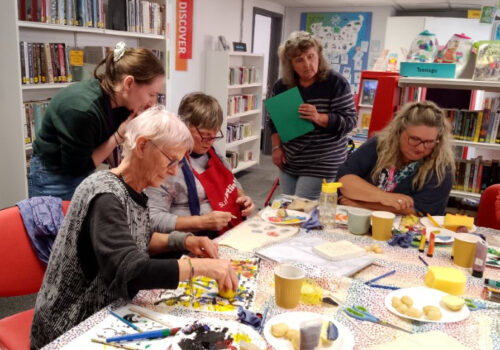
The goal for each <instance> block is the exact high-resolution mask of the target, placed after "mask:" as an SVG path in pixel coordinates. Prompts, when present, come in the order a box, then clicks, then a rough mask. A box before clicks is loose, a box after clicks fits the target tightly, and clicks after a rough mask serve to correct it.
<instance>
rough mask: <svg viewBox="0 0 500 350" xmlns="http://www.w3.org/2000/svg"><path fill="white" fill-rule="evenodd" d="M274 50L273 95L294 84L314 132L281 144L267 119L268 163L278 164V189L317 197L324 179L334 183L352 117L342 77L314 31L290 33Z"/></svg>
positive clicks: (301, 111)
mask: <svg viewBox="0 0 500 350" xmlns="http://www.w3.org/2000/svg"><path fill="white" fill-rule="evenodd" d="M278 53H279V57H280V63H281V78H280V79H279V80H278V81H277V82H276V83H275V84H274V87H273V95H278V94H280V93H282V92H284V91H286V90H288V89H291V88H293V87H297V88H298V89H299V92H300V94H301V96H302V99H303V100H304V103H303V104H301V105H300V106H299V110H298V112H299V114H300V117H301V118H303V119H306V120H309V121H311V122H312V124H313V125H314V130H312V131H310V132H308V133H306V134H305V135H302V136H299V137H297V138H295V139H293V140H290V141H288V142H285V143H283V142H281V138H280V136H279V134H278V132H277V130H276V127H275V126H274V124H273V122H272V120H269V123H270V127H271V141H272V157H273V163H274V164H275V165H276V166H277V167H278V168H280V185H281V187H282V190H283V193H285V194H290V195H297V196H299V197H305V198H309V199H317V198H318V197H319V194H320V192H321V182H322V181H323V179H326V180H327V181H333V180H334V179H335V176H336V175H337V170H338V167H339V166H340V165H341V164H342V163H343V162H344V160H345V159H346V156H347V134H348V133H349V132H350V131H351V130H352V129H353V127H354V125H356V120H357V115H356V110H355V108H354V101H353V96H352V93H351V90H350V86H349V83H348V82H347V80H346V79H345V78H344V77H343V76H342V75H340V74H339V73H338V72H334V71H333V70H331V69H330V67H329V65H328V62H327V61H326V59H325V57H324V54H323V46H322V44H321V43H320V42H319V40H318V39H316V38H315V37H314V36H313V35H311V34H309V33H307V32H293V33H291V34H290V36H289V38H288V40H287V41H285V42H284V43H283V44H282V45H281V46H280V48H279V52H278Z"/></svg>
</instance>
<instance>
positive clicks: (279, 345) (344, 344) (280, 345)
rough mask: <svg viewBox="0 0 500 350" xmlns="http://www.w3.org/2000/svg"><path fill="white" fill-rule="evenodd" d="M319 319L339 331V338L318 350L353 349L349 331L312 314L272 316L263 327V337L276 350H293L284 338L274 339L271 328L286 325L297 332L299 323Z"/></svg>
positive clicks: (326, 318)
mask: <svg viewBox="0 0 500 350" xmlns="http://www.w3.org/2000/svg"><path fill="white" fill-rule="evenodd" d="M317 318H320V319H322V320H324V321H331V322H332V323H333V324H335V326H337V328H338V330H339V337H338V338H337V340H335V341H334V342H333V343H332V344H331V345H330V346H328V347H324V346H321V344H320V346H319V347H318V348H317V349H318V350H324V349H331V350H350V349H352V348H354V337H353V335H352V333H351V331H350V330H349V329H348V328H346V327H344V326H343V325H342V324H340V323H339V322H337V321H335V320H334V319H333V318H330V317H328V316H326V315H321V314H316V313H313V312H285V313H282V314H279V315H276V316H274V317H273V318H271V319H270V320H269V321H267V322H266V326H265V327H264V336H265V337H266V340H267V342H268V343H269V344H270V345H272V346H273V348H275V349H277V350H293V346H292V343H290V342H289V341H288V340H287V339H285V338H276V337H275V336H273V335H272V334H271V326H272V325H274V324H276V323H281V322H283V323H286V324H287V325H288V327H290V328H294V329H297V330H299V329H300V322H302V321H307V320H312V319H317Z"/></svg>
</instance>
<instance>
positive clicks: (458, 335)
mask: <svg viewBox="0 0 500 350" xmlns="http://www.w3.org/2000/svg"><path fill="white" fill-rule="evenodd" d="M477 232H478V233H482V234H484V235H485V236H486V237H487V240H488V242H489V243H490V244H493V245H496V246H499V245H500V244H499V243H500V231H495V230H491V229H486V228H482V227H480V228H478V230H477ZM299 235H317V236H320V237H322V238H324V239H325V240H330V241H337V240H342V239H346V240H349V241H351V242H353V243H356V244H358V245H360V246H362V247H363V246H367V245H373V244H375V243H378V244H379V245H380V246H381V247H382V249H383V253H382V254H376V260H375V264H372V265H370V266H369V267H367V268H365V269H363V270H361V271H360V272H358V273H357V274H356V275H355V276H353V278H347V277H334V276H332V275H330V274H329V273H328V272H325V271H321V270H320V269H318V268H315V267H313V266H301V267H303V268H305V270H306V274H307V277H309V278H312V279H313V280H314V281H315V282H316V283H318V284H319V285H320V286H322V287H323V288H324V289H326V290H329V291H332V292H333V294H334V296H336V297H337V298H338V299H339V300H341V301H343V304H344V305H349V306H350V305H363V306H365V307H367V308H368V309H369V310H370V311H371V312H372V313H373V314H375V315H377V316H379V317H380V318H381V319H384V320H386V321H388V322H391V323H393V324H397V325H399V326H401V327H404V328H406V329H409V330H410V329H411V330H412V331H414V332H416V333H421V332H427V331H432V330H439V331H442V332H444V333H446V334H448V335H449V336H452V337H454V338H455V339H456V340H458V341H459V342H460V343H462V344H463V345H464V346H466V347H467V348H469V349H500V314H499V311H498V310H495V309H488V310H480V311H474V312H471V313H470V316H469V317H468V318H467V319H466V320H464V321H460V322H455V323H422V322H417V321H408V320H406V319H402V318H399V317H398V316H396V315H394V314H392V313H391V312H390V311H389V310H388V309H387V308H386V307H385V306H384V298H385V296H386V295H387V294H388V293H389V292H391V291H390V290H385V289H377V288H371V287H369V286H367V285H365V284H364V282H365V281H367V280H370V279H372V278H374V277H377V276H379V275H382V274H383V273H385V272H388V271H390V270H392V269H395V270H396V273H395V274H393V275H391V276H388V277H386V278H384V279H383V280H381V281H379V282H377V283H381V284H382V283H383V284H385V285H394V286H398V287H401V288H406V287H418V286H423V285H424V282H423V281H424V276H425V274H426V271H427V268H426V266H424V265H423V263H422V262H421V261H420V260H419V259H418V250H417V249H416V248H412V247H410V248H408V249H404V248H400V247H398V246H396V247H392V246H389V245H388V244H387V243H385V242H377V241H374V240H373V239H372V238H371V237H370V236H367V235H365V236H355V235H352V234H350V233H349V232H348V231H347V230H346V229H344V228H338V229H335V230H334V231H333V232H329V233H326V232H322V231H311V232H309V233H306V232H305V231H303V230H301V231H300V233H299ZM220 254H221V256H222V257H226V258H248V257H251V256H252V254H249V253H242V252H239V251H236V250H234V249H232V248H227V247H220ZM450 255H451V246H436V249H435V251H434V257H432V258H428V257H425V259H426V260H427V262H428V263H429V264H430V265H439V266H453V267H455V268H459V267H457V266H455V265H453V262H452V260H451V259H450ZM275 267H276V263H274V262H271V261H267V260H262V261H261V263H260V269H259V273H258V287H257V293H256V298H255V307H254V309H255V310H254V311H256V312H264V310H266V309H267V310H268V316H267V320H269V319H271V318H272V317H273V316H275V315H277V314H280V313H283V312H287V310H284V309H281V308H279V307H277V306H276V304H275V301H274V274H273V270H274V268H275ZM459 269H461V268H459ZM462 270H463V271H464V272H465V274H466V276H467V285H466V291H465V295H466V296H469V297H472V298H479V297H480V295H481V291H482V287H483V279H480V278H474V277H472V276H471V274H470V269H469V270H467V269H462ZM483 278H491V279H495V280H500V268H492V267H486V269H485V272H484V276H483ZM160 292H161V291H158V290H151V291H141V292H140V293H139V294H138V295H137V296H136V297H135V298H134V300H133V303H134V304H137V305H140V306H143V307H147V308H151V309H154V306H153V303H154V301H155V300H157V298H158V295H159V293H160ZM487 303H488V305H498V304H493V303H491V304H490V303H489V302H487ZM325 305H326V304H323V305H322V306H309V305H303V304H301V305H299V306H298V307H297V308H296V309H294V310H293V311H309V312H315V313H319V314H324V315H328V316H329V317H332V318H334V319H335V320H336V321H338V322H340V323H342V324H343V325H344V326H346V327H348V328H349V329H350V330H351V332H352V333H353V335H354V339H355V349H366V348H368V347H370V346H372V345H376V344H382V343H385V342H388V341H391V340H394V339H396V338H397V337H400V336H403V335H405V333H404V332H397V331H394V330H393V329H392V328H389V327H384V326H381V325H377V324H373V323H369V322H359V321H354V320H353V319H348V318H347V316H345V313H344V312H343V311H342V305H341V306H340V307H333V306H325ZM172 314H174V315H177V316H186V317H196V318H202V317H214V313H207V312H199V311H191V310H175V311H173V312H172ZM106 316H108V312H107V311H106V310H101V311H99V312H97V313H96V314H94V315H93V316H92V317H90V318H89V319H87V320H86V321H84V322H82V323H81V324H80V325H78V326H76V327H75V328H73V329H71V330H70V331H69V332H67V333H65V334H63V335H62V336H61V337H59V338H58V339H56V340H55V341H53V342H52V343H50V344H48V345H47V346H46V347H45V348H44V349H47V350H49V349H59V348H61V347H62V346H63V345H65V344H67V343H69V342H71V341H72V340H73V339H75V338H76V337H77V336H78V335H80V334H82V333H84V332H85V331H86V330H88V329H90V328H91V327H93V326H94V325H96V324H97V323H99V322H101V321H102V320H103V319H104V318H105V317H106ZM219 316H220V317H221V318H229V319H230V318H235V317H234V316H230V315H229V316H228V315H219Z"/></svg>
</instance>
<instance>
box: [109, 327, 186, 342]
mask: <svg viewBox="0 0 500 350" xmlns="http://www.w3.org/2000/svg"><path fill="white" fill-rule="evenodd" d="M179 329H180V328H166V329H158V330H156V331H149V332H142V333H134V334H126V335H120V336H118V337H111V338H106V342H108V343H110V342H118V341H130V340H137V339H152V338H164V337H168V336H169V335H175V334H176V333H177V332H178V331H179Z"/></svg>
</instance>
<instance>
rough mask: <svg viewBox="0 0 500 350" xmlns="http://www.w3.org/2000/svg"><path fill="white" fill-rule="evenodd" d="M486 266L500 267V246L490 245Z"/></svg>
mask: <svg viewBox="0 0 500 350" xmlns="http://www.w3.org/2000/svg"><path fill="white" fill-rule="evenodd" d="M486 266H489V267H500V248H497V247H491V246H490V247H488V254H487V255H486Z"/></svg>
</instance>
